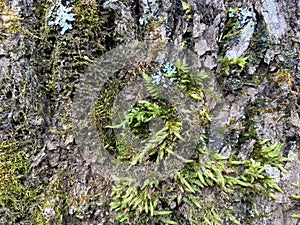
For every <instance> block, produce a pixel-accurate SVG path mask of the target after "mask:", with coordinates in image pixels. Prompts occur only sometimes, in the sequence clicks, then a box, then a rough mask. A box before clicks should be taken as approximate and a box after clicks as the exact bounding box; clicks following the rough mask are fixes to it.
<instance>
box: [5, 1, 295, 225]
mask: <svg viewBox="0 0 300 225" xmlns="http://www.w3.org/2000/svg"><path fill="white" fill-rule="evenodd" d="M2 2H3V3H4V4H7V6H9V7H10V8H11V9H13V10H15V12H16V16H18V17H20V18H22V21H21V28H22V29H20V30H17V31H16V32H11V31H6V33H7V34H9V33H10V32H11V33H13V34H9V35H7V36H3V43H1V44H0V58H1V65H0V79H1V83H0V86H1V88H0V89H1V92H0V102H1V104H0V113H1V118H2V119H1V122H0V142H1V143H13V142H17V143H21V145H22V148H23V149H24V152H26V153H27V154H29V155H30V159H29V162H30V164H31V165H30V168H31V170H30V173H28V174H27V175H26V177H25V178H24V181H20V182H21V183H22V184H24V185H25V186H30V187H31V188H32V189H34V188H37V187H39V186H42V187H43V188H44V189H48V191H46V190H44V189H43V191H40V192H39V196H42V195H43V201H44V202H43V205H42V207H43V212H42V214H43V215H44V216H45V217H46V218H47V219H48V222H49V221H50V222H49V224H75V223H80V224H114V222H113V219H114V217H115V213H113V212H111V211H110V210H109V207H108V206H105V205H104V206H98V205H97V203H99V202H109V201H110V197H109V192H110V191H111V185H112V181H111V180H106V179H105V176H103V174H99V172H98V171H97V165H95V162H90V161H87V160H85V158H84V156H83V155H82V152H81V151H80V149H78V146H77V145H76V139H74V133H73V128H74V124H73V122H72V120H73V118H72V110H71V108H72V104H73V102H72V101H73V97H74V96H73V95H74V91H75V90H76V88H78V85H80V82H79V80H80V77H81V76H82V74H84V71H85V69H86V68H88V65H89V62H90V60H94V59H96V58H97V57H99V56H101V55H102V54H104V53H105V52H106V51H108V50H111V49H113V48H115V47H116V46H118V45H121V44H124V43H125V44H126V43H129V42H131V41H133V40H139V41H145V40H149V39H150V40H151V39H152V40H153V39H156V41H159V40H165V39H169V42H171V43H173V44H174V45H175V46H177V47H178V48H180V46H181V47H182V46H184V47H185V48H188V49H191V50H192V51H193V52H194V53H196V54H197V56H198V60H199V62H201V63H202V64H203V65H204V66H205V67H206V68H209V70H210V72H211V74H212V75H213V76H214V77H215V78H216V80H217V82H218V83H219V86H220V90H219V91H220V93H222V97H223V98H224V102H223V104H222V108H221V109H220V110H219V111H218V112H217V113H216V115H214V116H215V117H214V118H213V121H212V125H214V124H215V125H216V126H224V127H225V126H226V125H228V126H226V129H225V130H224V133H223V135H224V137H225V138H224V140H221V142H222V144H224V145H223V147H221V146H219V149H218V151H219V153H220V154H224V155H228V154H230V153H231V152H232V151H233V150H234V149H236V148H237V146H239V148H240V149H239V151H240V153H239V155H240V156H242V157H243V156H245V157H246V156H247V155H248V154H249V152H251V151H252V150H253V142H251V141H246V142H243V141H242V138H243V133H244V132H245V130H246V128H245V127H247V126H250V125H249V124H252V125H253V127H254V128H255V130H256V132H257V135H258V136H259V138H260V139H261V140H264V139H271V142H272V143H284V147H283V148H282V149H281V152H282V155H284V156H285V157H290V158H292V160H291V161H290V162H286V163H285V165H284V167H285V169H287V170H288V171H289V173H287V174H284V173H281V172H280V171H279V170H275V169H274V170H272V171H271V175H273V176H275V178H276V181H277V182H278V184H279V186H280V187H281V188H282V190H283V191H284V192H283V193H278V195H277V196H278V197H279V199H278V200H277V201H271V200H262V199H259V200H258V202H257V206H258V210H259V211H260V212H261V213H263V214H269V215H268V216H266V217H262V218H257V219H256V220H255V221H253V224H298V221H297V219H294V218H292V217H291V215H292V214H297V213H300V210H299V207H298V206H299V203H297V202H296V201H295V200H293V199H292V198H291V196H292V195H296V194H297V193H299V191H298V190H297V188H296V187H294V186H293V185H292V183H300V180H299V179H300V177H299V174H300V167H299V162H298V152H299V146H300V144H299V143H300V135H299V130H300V119H299V117H300V111H299V109H300V108H299V104H300V98H299V96H300V95H299V87H300V74H299V70H300V64H299V62H300V55H299V52H300V51H299V41H300V2H299V1H297V0H289V1H283V0H259V1H255V2H253V1H249V0H245V1H238V2H235V1H217V0H212V1H206V0H200V1H199V0H198V1H197V0H188V1H187V2H186V5H185V6H186V7H183V3H182V2H181V1H177V0H175V1H169V0H167V1H163V2H162V1H157V2H156V1H153V2H152V3H151V4H150V1H149V2H148V3H149V5H147V4H146V2H147V1H129V0H127V1H116V2H113V1H112V2H113V3H109V4H108V6H106V7H104V6H103V4H104V2H103V1H99V2H98V1H88V0H78V1H76V2H75V3H73V1H69V2H70V5H72V6H73V11H72V12H74V13H76V15H77V17H76V16H75V18H76V21H74V23H72V25H73V29H70V30H69V31H66V33H65V35H61V34H60V33H59V32H60V28H59V27H57V28H54V27H50V26H49V24H48V21H47V19H45V18H46V16H47V14H48V13H49V10H50V9H51V5H53V3H51V2H52V1H39V2H36V1H33V0H12V1H2ZM58 2H59V1H58ZM67 2H68V1H67ZM107 2H108V1H107ZM0 3H1V1H0ZM61 4H63V3H61ZM76 4H77V5H76ZM151 7H152V8H151ZM231 9H232V10H234V9H238V12H241V11H242V10H247V12H249V13H250V14H249V15H248V16H247V17H244V18H243V16H242V15H240V17H239V19H238V20H239V22H241V21H243V20H244V23H243V25H242V26H241V27H240V28H238V27H237V26H238V25H236V26H232V25H231V24H230V23H229V20H230V16H229V13H230V10H231ZM74 10H75V11H74ZM76 10H77V11H76ZM100 10H101V12H100ZM149 10H150V11H151V10H154V11H155V12H157V13H156V14H150V13H149V12H150V11H149ZM2 12H4V11H2ZM80 13H81V14H80ZM92 13H96V14H95V15H94V17H93V18H92V19H88V18H90V17H88V16H92ZM1 16H2V18H1V20H4V19H5V17H4V15H3V14H2V15H1ZM143 17H144V18H145V20H144V22H141V18H143ZM250 21H252V22H253V31H252V32H251V28H249V29H250V31H245V30H244V32H245V33H246V34H245V35H244V36H243V37H241V32H243V29H244V28H245V27H246V26H247V25H248V24H249V22H250ZM84 23H86V24H84ZM4 24H5V23H4V22H3V21H0V26H5V25H4ZM14 26H17V25H16V23H14ZM247 32H248V33H247ZM228 34H233V35H232V36H230V37H229V38H228V37H226V35H227V36H228ZM233 52H234V53H233ZM232 54H236V55H237V57H244V58H246V64H245V66H243V68H241V67H238V68H237V69H236V68H235V67H234V68H233V66H231V67H230V69H231V71H229V73H228V74H226V73H224V71H223V70H224V65H223V64H222V63H221V62H220V59H222V58H224V57H231V56H232ZM225 139H226V140H225ZM0 168H1V167H0ZM0 179H1V178H0ZM55 185H57V186H55ZM43 192H44V194H43ZM54 193H55V194H54ZM53 196H54V197H53ZM0 200H1V198H0ZM237 201H238V200H237ZM0 203H1V202H0ZM33 205H34V204H33ZM47 205H48V206H47ZM241 205H242V206H241V209H240V211H239V212H238V213H237V218H239V217H241V218H244V217H246V216H245V214H246V213H248V212H247V206H246V205H244V206H243V204H241ZM7 207H8V206H7ZM8 208H9V207H8ZM12 211H13V210H9V212H12ZM27 213H28V215H22V213H20V215H19V214H18V218H19V221H15V220H14V219H12V218H9V217H8V216H7V215H8V214H7V213H6V211H5V210H3V211H0V215H3V217H2V218H3V219H0V223H3V224H13V223H19V224H27V223H28V224H38V223H37V222H36V223H34V222H28V221H30V220H31V218H33V217H34V215H35V208H34V206H32V207H31V208H30V209H28V212H27ZM32 221H33V220H32ZM224 224H225V223H224Z"/></svg>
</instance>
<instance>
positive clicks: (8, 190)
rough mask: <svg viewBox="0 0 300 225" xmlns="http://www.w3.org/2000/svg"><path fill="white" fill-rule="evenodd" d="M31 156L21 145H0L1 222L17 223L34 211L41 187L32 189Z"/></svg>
mask: <svg viewBox="0 0 300 225" xmlns="http://www.w3.org/2000/svg"><path fill="white" fill-rule="evenodd" d="M29 173H30V166H29V155H28V154H27V153H26V152H24V151H23V150H22V144H20V143H16V142H15V143H6V142H3V143H0V205H1V207H2V209H3V210H2V211H1V213H0V215H1V216H0V218H2V219H3V220H2V219H0V222H1V223H2V222H3V223H4V222H7V223H9V222H16V221H18V220H20V219H24V218H26V217H27V213H29V214H30V213H31V210H33V209H34V207H35V206H34V203H35V202H36V200H37V198H38V195H39V193H40V191H41V189H40V187H37V188H34V187H30V186H29V185H28V183H27V181H26V179H27V176H28V175H29Z"/></svg>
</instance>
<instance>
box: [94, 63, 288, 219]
mask: <svg viewBox="0 0 300 225" xmlns="http://www.w3.org/2000/svg"><path fill="white" fill-rule="evenodd" d="M240 66H241V67H242V66H243V64H242V65H240ZM176 67H177V73H175V74H172V75H171V76H168V78H173V79H175V78H176V79H177V80H176V82H177V83H178V84H179V87H180V88H181V90H182V91H187V92H188V93H190V94H191V93H193V94H196V96H197V97H196V96H194V95H190V97H191V98H192V99H193V100H194V101H197V100H199V99H201V101H203V100H204V99H203V98H204V95H203V93H202V87H201V85H200V86H197V80H202V79H205V76H204V74H202V76H204V77H202V78H199V76H200V75H198V76H195V75H193V74H191V73H189V72H188V66H187V65H186V64H185V63H180V64H179V63H178V64H176ZM151 68H153V67H149V68H148V69H149V70H150V71H151ZM144 71H145V70H144ZM150 71H149V72H147V74H146V73H144V74H143V78H144V79H145V82H146V84H147V88H148V92H149V93H151V96H152V98H153V99H150V100H149V99H148V100H147V101H141V102H140V103H138V104H137V105H136V108H134V109H133V110H132V111H131V112H129V114H128V117H125V118H124V120H122V121H121V123H120V124H114V125H113V126H109V123H110V119H111V118H110V117H109V113H108V114H107V112H109V111H106V109H109V108H111V104H112V101H113V100H114V98H115V97H114V96H116V95H117V94H118V92H115V91H116V89H115V88H117V89H119V88H120V85H121V83H122V82H121V83H120V80H118V79H116V81H115V82H117V83H111V82H110V85H108V86H107V87H108V88H107V89H106V90H105V91H104V93H106V94H105V95H104V96H102V98H99V99H98V102H97V104H98V105H97V107H96V108H97V109H98V110H97V111H96V112H97V114H96V115H97V116H96V120H97V121H98V122H97V124H98V125H99V130H100V133H101V135H102V136H103V137H105V138H104V139H103V140H104V143H105V144H106V147H107V149H110V150H111V151H112V152H114V154H115V155H116V157H117V158H119V159H120V160H122V162H123V163H125V164H126V163H127V164H128V165H129V167H130V165H136V164H147V163H157V162H164V161H165V160H166V159H168V157H169V156H170V154H174V153H173V150H172V149H173V148H174V147H176V138H178V139H180V129H181V126H178V127H177V128H176V129H175V130H176V134H175V132H173V133H172V132H169V130H168V129H167V128H165V131H167V132H166V133H167V136H164V138H162V139H159V140H160V141H162V142H161V144H160V145H159V147H157V148H154V149H146V150H144V151H141V152H135V151H134V150H133V149H130V148H128V147H126V146H127V145H126V143H123V142H121V141H120V140H119V139H118V138H114V136H113V133H112V132H111V133H110V132H109V129H110V128H117V127H118V128H120V127H123V126H128V127H129V129H132V130H133V131H134V132H135V133H136V134H138V135H142V136H143V135H146V134H147V129H148V127H147V124H148V122H149V121H150V120H151V119H152V118H153V117H155V116H157V115H160V116H163V117H164V119H166V120H167V121H170V122H171V121H173V122H174V121H176V117H174V113H175V115H176V112H174V111H173V110H171V111H168V110H170V109H172V107H170V105H164V104H165V103H162V102H157V101H153V100H155V97H156V96H159V94H158V93H159V88H158V87H157V85H154V84H153V81H154V82H155V83H156V82H162V80H163V78H160V80H159V81H158V80H157V79H158V77H157V75H151V72H150ZM133 74H135V75H134V76H136V75H137V71H136V72H134V73H133ZM149 74H150V75H149ZM153 77H154V78H153ZM200 77H201V76H200ZM154 79H155V80H154ZM118 82H119V83H118ZM125 83H126V82H125ZM162 84H163V82H162ZM110 90H114V91H110ZM111 94H114V96H112V95H111ZM157 104H159V105H157ZM161 106H164V107H166V108H164V107H161ZM166 109H168V110H166ZM199 113H200V112H199ZM199 120H203V121H202V124H203V126H204V127H205V126H208V125H209V112H206V116H203V117H200V118H199ZM103 121H104V123H103ZM177 123H178V124H179V125H180V120H179V121H177ZM166 124H167V123H166ZM130 125H132V126H130ZM165 131H164V132H165ZM158 133H160V132H158ZM108 134H109V135H108ZM154 136H155V134H154ZM147 137H148V136H147V135H146V136H144V138H147ZM157 137H160V135H158V136H157ZM247 139H254V140H256V143H257V144H256V145H255V148H254V150H253V151H252V152H250V155H249V157H248V158H246V159H240V158H238V151H239V149H240V147H241V144H242V143H239V145H238V146H237V148H236V151H233V153H232V155H231V156H230V157H224V156H221V155H219V154H216V153H214V152H211V151H210V150H209V149H206V145H205V138H204V139H203V138H202V139H201V138H200V137H199V140H200V143H201V144H200V146H199V147H198V148H197V149H193V150H191V149H190V150H189V151H193V152H192V154H191V155H193V156H192V157H191V158H189V159H182V160H183V162H184V163H185V166H184V168H182V169H181V170H180V171H179V170H177V171H173V172H172V173H170V175H169V177H167V178H166V179H164V180H157V179H152V178H151V179H150V178H145V179H144V180H137V179H135V178H129V177H123V178H120V177H114V182H115V183H114V185H113V188H112V192H111V197H112V200H111V202H110V203H109V205H110V207H111V210H113V211H115V212H116V213H117V216H116V218H115V219H116V221H117V222H120V223H125V224H132V223H134V224H145V223H148V224H155V223H159V224H180V223H185V224H222V223H223V222H224V221H226V222H232V223H235V224H242V223H244V222H245V221H248V222H249V221H251V220H255V219H257V218H259V217H263V216H266V215H264V214H260V212H258V210H257V207H256V201H257V199H259V198H273V199H276V195H275V194H276V192H282V190H281V189H280V187H279V186H278V185H277V184H276V182H275V180H274V178H273V177H272V176H270V175H268V173H267V167H268V166H272V167H276V168H278V169H279V170H280V171H282V172H287V171H286V170H285V169H284V168H283V166H282V164H283V163H284V162H285V161H287V160H288V159H286V158H283V157H281V153H280V149H281V148H282V145H281V144H274V145H268V142H269V141H270V140H264V141H261V140H260V138H259V137H258V135H257V132H256V131H255V129H254V127H253V126H252V127H250V128H249V130H248V132H247V133H246V134H245V135H244V142H245V140H247ZM112 140H113V141H112ZM236 201H247V202H249V207H250V208H251V210H252V212H253V213H252V214H251V215H248V214H247V213H246V214H247V215H246V214H245V215H246V216H245V215H244V217H243V218H241V217H240V216H239V217H237V216H236V215H237V211H238V210H239V209H238V208H236Z"/></svg>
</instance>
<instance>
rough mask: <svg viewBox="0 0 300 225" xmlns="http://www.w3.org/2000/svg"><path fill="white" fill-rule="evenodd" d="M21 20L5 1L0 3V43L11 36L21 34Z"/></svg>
mask: <svg viewBox="0 0 300 225" xmlns="http://www.w3.org/2000/svg"><path fill="white" fill-rule="evenodd" d="M21 26H22V19H21V18H20V17H19V16H18V15H17V13H16V11H14V10H13V9H12V8H11V7H10V6H9V2H8V1H7V0H2V1H0V43H3V41H4V39H7V38H8V37H11V36H12V35H13V34H17V33H21V32H22V29H21Z"/></svg>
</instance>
